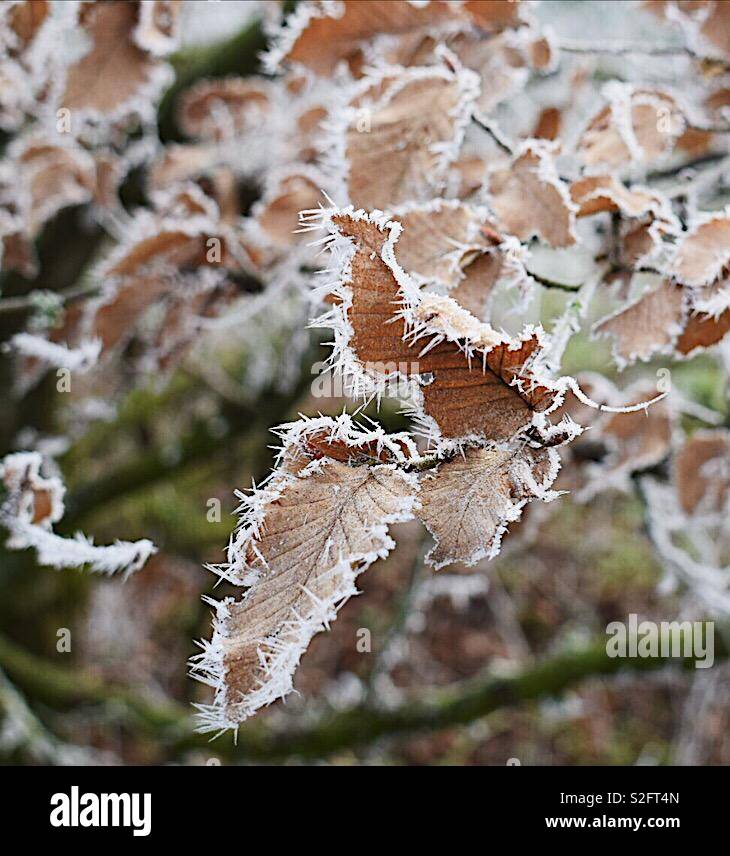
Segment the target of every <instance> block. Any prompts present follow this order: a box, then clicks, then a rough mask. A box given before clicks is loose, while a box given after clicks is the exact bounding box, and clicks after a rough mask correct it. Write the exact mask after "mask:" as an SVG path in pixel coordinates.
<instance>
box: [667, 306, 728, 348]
mask: <svg viewBox="0 0 730 856" xmlns="http://www.w3.org/2000/svg"><path fill="white" fill-rule="evenodd" d="M728 333H730V309H726V310H725V311H724V312H722V313H721V314H720V315H719V316H715V315H711V314H707V313H704V312H701V313H699V314H696V315H690V317H689V318H688V319H687V323H686V324H685V326H684V330H683V331H682V334H681V335H680V336H679V338H678V339H677V343H676V345H675V348H676V350H677V352H678V353H679V354H681V355H682V356H684V357H688V356H691V355H692V354H694V353H695V352H697V351H701V350H704V349H705V348H711V347H712V346H713V345H716V344H717V343H718V342H721V341H722V340H723V339H724V338H725V336H727V334H728Z"/></svg>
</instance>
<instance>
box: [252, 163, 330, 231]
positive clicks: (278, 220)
mask: <svg viewBox="0 0 730 856" xmlns="http://www.w3.org/2000/svg"><path fill="white" fill-rule="evenodd" d="M321 199H322V187H321V182H318V181H316V180H314V179H313V178H312V177H310V176H307V175H297V174H293V175H288V176H285V177H283V178H282V179H281V180H280V181H278V182H277V183H276V186H275V187H274V189H272V190H270V191H267V193H266V194H265V195H264V197H263V199H262V200H261V204H260V205H257V206H256V208H255V209H254V211H253V216H254V218H255V220H256V222H257V223H258V225H259V226H260V227H261V229H262V230H263V231H264V233H265V235H266V240H267V241H268V242H269V243H271V244H274V245H275V246H276V247H283V248H285V247H291V246H293V245H294V244H298V243H301V242H303V241H304V242H306V241H308V240H310V239H309V237H308V236H307V235H306V234H305V235H302V234H297V232H298V230H299V212H300V211H304V210H307V209H312V208H314V207H315V206H316V205H317V204H318V203H319V201H320V200H321Z"/></svg>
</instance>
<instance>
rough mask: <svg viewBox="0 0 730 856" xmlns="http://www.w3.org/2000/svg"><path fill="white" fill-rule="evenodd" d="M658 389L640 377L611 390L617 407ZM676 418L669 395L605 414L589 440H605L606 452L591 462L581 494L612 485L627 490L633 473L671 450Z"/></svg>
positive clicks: (643, 398)
mask: <svg viewBox="0 0 730 856" xmlns="http://www.w3.org/2000/svg"><path fill="white" fill-rule="evenodd" d="M606 383H608V382H606ZM609 386H610V384H609ZM655 393H656V388H655V387H652V386H651V385H648V384H647V383H646V381H638V382H637V383H636V384H635V385H633V386H632V387H630V388H628V389H626V390H623V391H621V392H618V391H616V390H610V391H609V395H608V397H609V402H610V404H611V405H612V406H614V407H617V408H619V407H628V408H631V407H633V406H634V405H637V404H639V403H641V402H646V401H648V400H650V399H651V398H652V396H654V395H655ZM673 421H674V418H673V414H672V410H671V408H670V406H669V404H668V403H667V400H666V399H663V400H661V401H659V402H656V403H655V404H653V405H652V406H651V407H645V408H641V409H638V410H633V411H632V412H627V413H611V414H602V415H601V417H600V418H599V419H598V420H597V421H595V422H594V423H593V426H592V428H591V431H590V432H589V434H587V435H586V438H587V442H590V441H592V440H595V441H600V442H601V443H603V444H604V446H605V452H604V453H603V455H602V457H601V460H600V463H590V462H589V463H588V464H587V467H588V470H587V473H586V477H587V478H586V482H587V483H586V484H585V486H584V487H583V488H582V489H581V490H580V491H579V492H578V494H577V496H578V498H579V499H581V500H583V501H585V500H587V499H590V498H591V497H593V496H594V495H595V494H597V493H599V492H601V491H604V490H607V489H610V488H616V489H619V490H625V489H627V488H628V486H629V485H630V476H631V474H632V473H635V472H640V471H642V470H646V469H650V468H651V467H654V466H656V465H657V464H659V463H660V462H661V461H663V460H664V459H665V458H666V457H667V455H668V454H669V452H670V450H671V441H672V426H673Z"/></svg>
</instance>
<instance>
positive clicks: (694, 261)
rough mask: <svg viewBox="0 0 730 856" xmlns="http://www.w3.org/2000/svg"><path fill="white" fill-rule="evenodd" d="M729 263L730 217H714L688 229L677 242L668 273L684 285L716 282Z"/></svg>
mask: <svg viewBox="0 0 730 856" xmlns="http://www.w3.org/2000/svg"><path fill="white" fill-rule="evenodd" d="M729 262H730V215H726V214H722V213H721V214H716V215H713V216H711V217H709V218H708V219H707V220H705V221H704V222H702V223H700V224H699V225H696V226H695V227H694V228H692V229H690V231H689V232H687V234H686V235H685V236H684V238H683V240H682V241H681V242H680V244H679V246H678V248H677V253H676V255H675V257H674V261H673V263H672V266H671V269H670V272H671V273H672V274H673V275H674V276H676V277H677V279H678V280H679V281H680V282H682V283H684V284H685V285H690V286H695V287H700V286H704V285H709V284H710V283H711V282H713V281H714V280H715V279H717V278H718V277H719V276H720V274H721V273H722V271H723V268H724V267H725V266H726V265H727V264H728V263H729Z"/></svg>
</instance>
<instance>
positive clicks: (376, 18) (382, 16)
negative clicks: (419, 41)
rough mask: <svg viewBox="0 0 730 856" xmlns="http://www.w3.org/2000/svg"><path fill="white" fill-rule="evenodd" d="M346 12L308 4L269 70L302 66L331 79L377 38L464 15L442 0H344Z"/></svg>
mask: <svg viewBox="0 0 730 856" xmlns="http://www.w3.org/2000/svg"><path fill="white" fill-rule="evenodd" d="M342 6H343V9H344V10H343V13H342V14H341V15H340V14H336V13H334V12H329V11H328V10H327V9H326V8H323V7H322V6H319V5H318V4H314V3H303V4H301V7H300V9H298V10H297V15H296V19H295V20H291V19H290V20H289V21H288V22H287V23H288V26H287V27H286V28H285V29H284V30H282V33H281V45H280V47H279V48H278V49H275V50H274V52H273V53H272V58H271V59H270V61H269V65H270V66H273V67H276V66H278V64H279V63H301V64H302V65H305V66H307V68H310V69H312V71H314V72H315V73H316V74H319V75H329V74H331V73H332V72H333V71H334V69H335V67H336V66H337V64H338V63H339V62H341V61H343V60H345V61H347V62H348V63H351V64H353V63H356V62H359V58H360V56H359V55H360V48H361V46H362V44H363V42H366V41H368V40H369V39H372V38H373V37H375V36H379V35H384V34H390V35H397V34H403V33H409V32H412V31H417V30H424V29H426V28H427V27H432V26H434V25H438V24H443V23H447V22H449V21H451V20H454V19H457V18H458V17H460V16H459V12H458V10H457V9H456V8H455V7H453V6H450V5H449V4H448V3H445V2H442V0H434V2H432V3H428V4H427V5H425V6H414V5H412V4H406V3H393V2H389V0H368V2H367V3H363V2H353V0H344V2H343V4H342Z"/></svg>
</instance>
